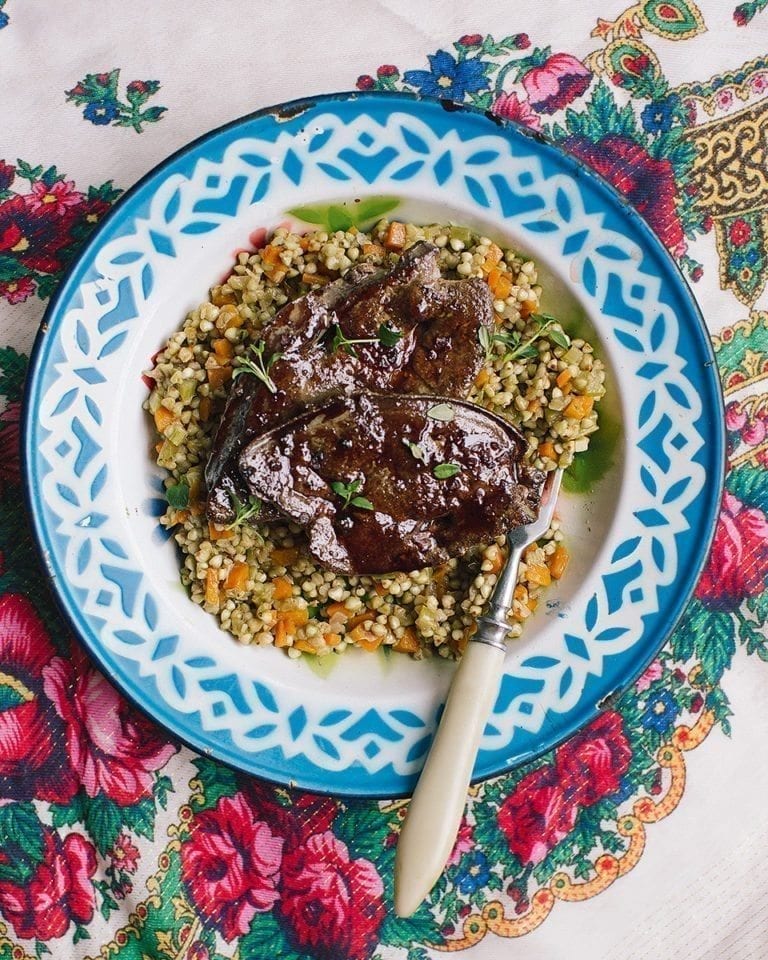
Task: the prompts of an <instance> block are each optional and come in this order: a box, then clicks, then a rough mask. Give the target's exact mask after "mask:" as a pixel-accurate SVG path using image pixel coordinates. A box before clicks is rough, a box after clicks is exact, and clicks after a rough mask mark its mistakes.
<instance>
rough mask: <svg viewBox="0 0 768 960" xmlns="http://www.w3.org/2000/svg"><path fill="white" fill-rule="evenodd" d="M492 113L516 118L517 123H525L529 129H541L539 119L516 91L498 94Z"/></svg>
mask: <svg viewBox="0 0 768 960" xmlns="http://www.w3.org/2000/svg"><path fill="white" fill-rule="evenodd" d="M491 110H492V112H493V113H495V114H496V116H497V117H503V118H504V119H505V120H516V121H517V122H518V123H523V124H525V126H526V127H530V128H531V130H541V119H540V118H539V115H538V113H536V111H535V110H532V109H531V105H530V103H529V102H528V101H527V100H521V99H520V98H519V97H518V95H517V94H516V93H502V94H500V95H499V96H498V97H497V98H496V100H495V102H494V104H493V106H492V107H491Z"/></svg>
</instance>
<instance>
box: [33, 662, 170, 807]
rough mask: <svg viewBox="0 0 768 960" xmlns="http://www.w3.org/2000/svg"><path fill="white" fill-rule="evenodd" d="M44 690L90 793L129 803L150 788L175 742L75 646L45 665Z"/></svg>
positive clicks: (79, 773)
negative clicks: (69, 653) (68, 655)
mask: <svg viewBox="0 0 768 960" xmlns="http://www.w3.org/2000/svg"><path fill="white" fill-rule="evenodd" d="M43 677H44V688H45V692H46V694H47V695H48V697H49V698H50V700H51V701H52V702H53V704H54V706H55V707H56V711H57V712H58V714H59V716H60V717H61V718H62V719H63V720H64V723H65V725H66V745H67V754H68V756H69V760H70V763H71V764H72V767H73V768H74V770H75V771H76V773H77V774H78V776H79V778H80V781H81V783H82V785H83V787H84V788H85V792H86V793H87V794H88V796H89V797H95V796H96V795H97V794H98V793H104V794H105V795H106V796H107V797H109V798H110V800H114V801H115V803H118V804H121V805H122V806H127V805H129V804H133V803H137V802H138V801H139V800H141V799H143V798H144V797H148V796H150V795H151V793H152V786H153V783H154V773H155V772H156V771H157V770H159V769H160V768H161V767H163V766H165V764H166V763H167V762H168V760H169V759H170V757H171V756H173V754H174V753H175V752H176V746H175V745H174V744H172V743H168V742H167V741H166V740H164V739H163V738H162V736H161V734H160V732H159V731H158V729H157V728H156V727H155V726H154V724H153V723H152V722H151V721H150V720H148V719H147V718H146V717H144V716H143V715H142V714H140V713H138V712H137V711H136V710H134V709H133V707H131V706H130V705H129V704H128V703H127V702H126V701H125V700H123V698H122V697H121V696H120V695H119V694H118V693H117V691H116V690H115V688H114V687H113V686H112V685H111V684H110V683H109V682H108V681H107V680H105V678H104V677H103V676H102V675H101V674H100V673H99V672H98V671H96V670H95V669H94V668H93V667H92V666H91V664H90V661H89V660H88V659H87V658H86V656H85V654H83V653H82V651H81V650H80V649H79V648H75V649H74V650H73V656H72V660H71V661H70V660H65V659H64V658H63V657H56V658H55V659H54V660H52V661H51V663H50V664H49V665H48V666H47V667H46V668H45V669H44V670H43Z"/></svg>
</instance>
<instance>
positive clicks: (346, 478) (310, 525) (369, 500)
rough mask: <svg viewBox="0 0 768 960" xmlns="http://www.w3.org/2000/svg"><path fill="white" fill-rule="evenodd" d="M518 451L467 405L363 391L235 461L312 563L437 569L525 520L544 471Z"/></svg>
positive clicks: (376, 569)
mask: <svg viewBox="0 0 768 960" xmlns="http://www.w3.org/2000/svg"><path fill="white" fill-rule="evenodd" d="M438 416H441V417H442V419H437V417H438ZM524 452H525V441H524V440H523V438H522V436H521V435H520V434H519V433H518V432H517V431H516V430H515V429H514V428H513V427H512V426H510V425H509V424H508V423H506V422H505V421H504V420H502V419H500V418H499V417H497V416H495V415H493V414H491V413H488V412H487V411H485V410H483V409H482V408H481V407H478V406H476V405H474V404H471V403H466V402H463V401H457V400H451V401H446V400H445V398H440V397H423V396H419V397H415V396H410V395H401V394H372V393H367V394H358V395H356V396H352V397H341V398H337V399H335V400H332V401H331V402H330V403H328V404H326V405H325V406H323V407H320V408H315V409H314V410H309V411H306V412H305V413H303V414H301V415H300V416H298V417H296V418H295V419H293V420H291V421H290V422H288V423H286V424H283V425H281V426H278V427H276V428H274V429H273V430H270V431H269V432H268V433H266V434H264V435H263V436H261V437H259V438H258V439H256V440H253V441H252V442H251V443H249V444H248V446H246V447H245V449H244V450H243V452H242V454H241V455H240V458H239V466H240V471H241V475H242V477H243V479H244V480H245V482H246V484H247V487H248V490H249V491H250V493H251V494H253V495H255V496H257V497H260V498H262V499H263V500H264V501H266V502H269V503H271V504H274V505H276V506H277V508H279V510H280V511H281V512H282V513H283V514H284V515H286V516H288V517H290V518H291V519H292V520H294V521H296V523H299V524H301V525H302V526H305V527H306V530H307V535H308V538H309V550H310V552H311V553H312V555H313V556H314V557H315V559H316V560H317V561H318V562H319V563H321V564H322V565H323V566H325V567H328V568H329V569H331V570H335V571H337V572H339V573H347V574H351V573H369V574H370V573H392V572H395V571H410V570H416V569H418V568H421V567H425V566H434V565H436V564H439V563H443V562H444V561H445V560H447V559H449V558H450V557H455V556H459V555H461V554H463V553H465V552H466V551H467V550H468V549H469V548H470V547H472V546H475V545H477V544H479V543H484V542H488V541H489V540H492V539H493V538H495V537H497V536H499V535H500V534H503V533H504V532H506V531H507V530H508V529H510V528H511V527H513V526H516V525H519V524H521V523H525V522H528V521H529V520H530V519H532V518H533V516H534V515H535V513H536V511H537V509H538V502H539V497H540V494H541V486H542V483H543V480H544V475H543V474H542V473H540V472H539V471H535V470H532V469H530V468H529V467H527V466H525V465H524V464H523V462H522V458H523V454H524ZM333 484H336V491H334V489H333V486H332V485H333ZM339 484H343V487H340V486H339ZM361 498H362V499H361ZM345 501H349V502H347V503H346V505H345Z"/></svg>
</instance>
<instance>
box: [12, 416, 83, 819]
mask: <svg viewBox="0 0 768 960" xmlns="http://www.w3.org/2000/svg"><path fill="white" fill-rule="evenodd" d="M0 436H2V434H0ZM54 656H55V650H54V649H53V646H52V645H51V642H50V640H49V638H48V634H47V633H46V630H45V627H44V626H43V624H42V621H41V620H40V618H39V617H38V615H37V613H36V612H35V609H34V607H33V606H32V604H31V603H30V602H29V600H27V598H26V597H22V596H19V595H17V594H6V595H5V596H4V597H1V598H0V660H1V661H2V663H3V672H4V673H5V674H6V678H7V679H6V680H5V681H4V685H5V686H8V687H10V689H11V691H12V692H13V693H14V694H15V695H16V697H17V698H18V700H19V701H20V702H18V703H16V704H15V705H12V706H8V707H6V708H5V709H4V710H2V711H0V796H2V797H12V798H13V799H14V800H28V799H31V798H32V797H36V798H37V799H39V800H47V801H50V802H52V803H66V802H67V801H68V800H71V799H72V797H73V796H74V794H75V793H76V791H77V780H76V778H75V776H74V772H73V771H72V769H71V768H70V767H69V765H68V764H67V763H66V760H65V759H64V729H63V726H62V724H61V721H60V720H59V718H58V717H57V716H56V714H55V713H54V711H53V709H52V707H51V704H50V703H49V702H48V700H47V699H46V698H45V697H44V696H43V695H42V689H41V688H42V675H43V671H44V669H45V666H46V664H48V663H49V661H50V660H51V659H52V658H53V657H54Z"/></svg>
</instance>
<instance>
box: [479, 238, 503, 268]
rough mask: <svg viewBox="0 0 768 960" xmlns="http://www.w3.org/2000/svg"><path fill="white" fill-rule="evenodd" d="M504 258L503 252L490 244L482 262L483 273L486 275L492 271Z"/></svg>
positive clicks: (495, 245) (493, 244) (496, 245)
mask: <svg viewBox="0 0 768 960" xmlns="http://www.w3.org/2000/svg"><path fill="white" fill-rule="evenodd" d="M503 256H504V251H503V250H502V249H501V247H500V246H498V244H495V243H492V244H491V246H490V249H489V250H488V253H487V254H486V256H485V260H484V261H483V271H484V272H485V273H488V272H489V271H490V270H492V269H493V268H494V267H495V266H496V264H497V263H499V262H500V261H501V258H502V257H503Z"/></svg>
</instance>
